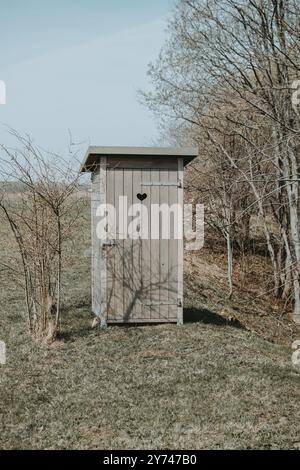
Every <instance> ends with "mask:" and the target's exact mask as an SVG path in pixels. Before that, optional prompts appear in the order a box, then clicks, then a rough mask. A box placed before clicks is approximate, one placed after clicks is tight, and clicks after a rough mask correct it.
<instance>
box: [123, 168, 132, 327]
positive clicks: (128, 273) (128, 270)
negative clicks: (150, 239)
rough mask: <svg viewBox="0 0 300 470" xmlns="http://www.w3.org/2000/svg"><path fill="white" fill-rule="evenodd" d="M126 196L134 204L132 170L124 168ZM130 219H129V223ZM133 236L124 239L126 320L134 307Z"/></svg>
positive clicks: (130, 203)
mask: <svg viewBox="0 0 300 470" xmlns="http://www.w3.org/2000/svg"><path fill="white" fill-rule="evenodd" d="M124 196H127V205H128V208H129V207H130V206H131V205H132V170H130V169H127V170H124ZM129 222H130V220H129V219H128V220H127V224H128V223H129ZM132 245H133V242H132V238H131V237H129V236H128V233H127V238H126V239H125V240H124V244H123V250H124V254H123V256H124V263H123V285H124V321H126V319H129V318H130V315H131V314H132V309H133V304H132V301H133V278H132V276H133V259H132Z"/></svg>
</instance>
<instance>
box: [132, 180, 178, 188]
mask: <svg viewBox="0 0 300 470" xmlns="http://www.w3.org/2000/svg"><path fill="white" fill-rule="evenodd" d="M141 186H176V187H177V188H182V181H181V180H178V181H177V182H176V183H169V182H163V181H157V182H156V181H153V182H148V183H141Z"/></svg>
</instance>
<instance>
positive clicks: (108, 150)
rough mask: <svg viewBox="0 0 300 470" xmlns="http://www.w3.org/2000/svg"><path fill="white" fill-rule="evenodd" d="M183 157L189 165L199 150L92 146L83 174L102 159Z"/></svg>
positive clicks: (89, 149)
mask: <svg viewBox="0 0 300 470" xmlns="http://www.w3.org/2000/svg"><path fill="white" fill-rule="evenodd" d="M109 156H111V157H120V158H122V157H130V156H134V157H140V158H144V157H157V158H165V157H183V161H184V164H185V165H187V164H188V163H190V162H191V161H192V160H194V158H196V157H197V156H198V149H197V148H195V147H177V148H172V147H97V146H90V147H89V148H88V150H87V153H86V155H85V159H84V162H83V164H82V165H81V169H80V171H81V172H86V171H93V169H94V168H95V165H97V163H99V162H100V158H101V157H109Z"/></svg>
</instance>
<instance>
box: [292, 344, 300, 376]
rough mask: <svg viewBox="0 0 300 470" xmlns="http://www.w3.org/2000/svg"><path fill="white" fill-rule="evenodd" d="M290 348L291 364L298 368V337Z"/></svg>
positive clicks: (299, 360)
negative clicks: (291, 351)
mask: <svg viewBox="0 0 300 470" xmlns="http://www.w3.org/2000/svg"><path fill="white" fill-rule="evenodd" d="M292 349H293V350H294V352H293V354H292V364H293V366H294V367H297V368H299V369H300V339H297V340H296V341H294V342H293V344H292Z"/></svg>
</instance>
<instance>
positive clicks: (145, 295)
mask: <svg viewBox="0 0 300 470" xmlns="http://www.w3.org/2000/svg"><path fill="white" fill-rule="evenodd" d="M150 181H151V171H149V170H147V169H144V170H142V183H145V182H150ZM140 192H141V193H142V194H147V198H146V199H145V200H144V201H143V202H142V205H143V206H144V207H145V208H146V209H147V213H148V217H147V221H146V226H145V227H143V226H142V231H143V229H145V231H147V232H148V238H147V239H143V240H142V262H141V264H142V271H141V275H142V303H143V305H142V317H143V318H144V319H145V321H147V320H148V319H150V318H151V307H150V305H149V304H148V305H147V301H148V303H149V300H150V296H151V240H150V233H149V231H150V229H151V188H150V187H143V186H141V191H140Z"/></svg>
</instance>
